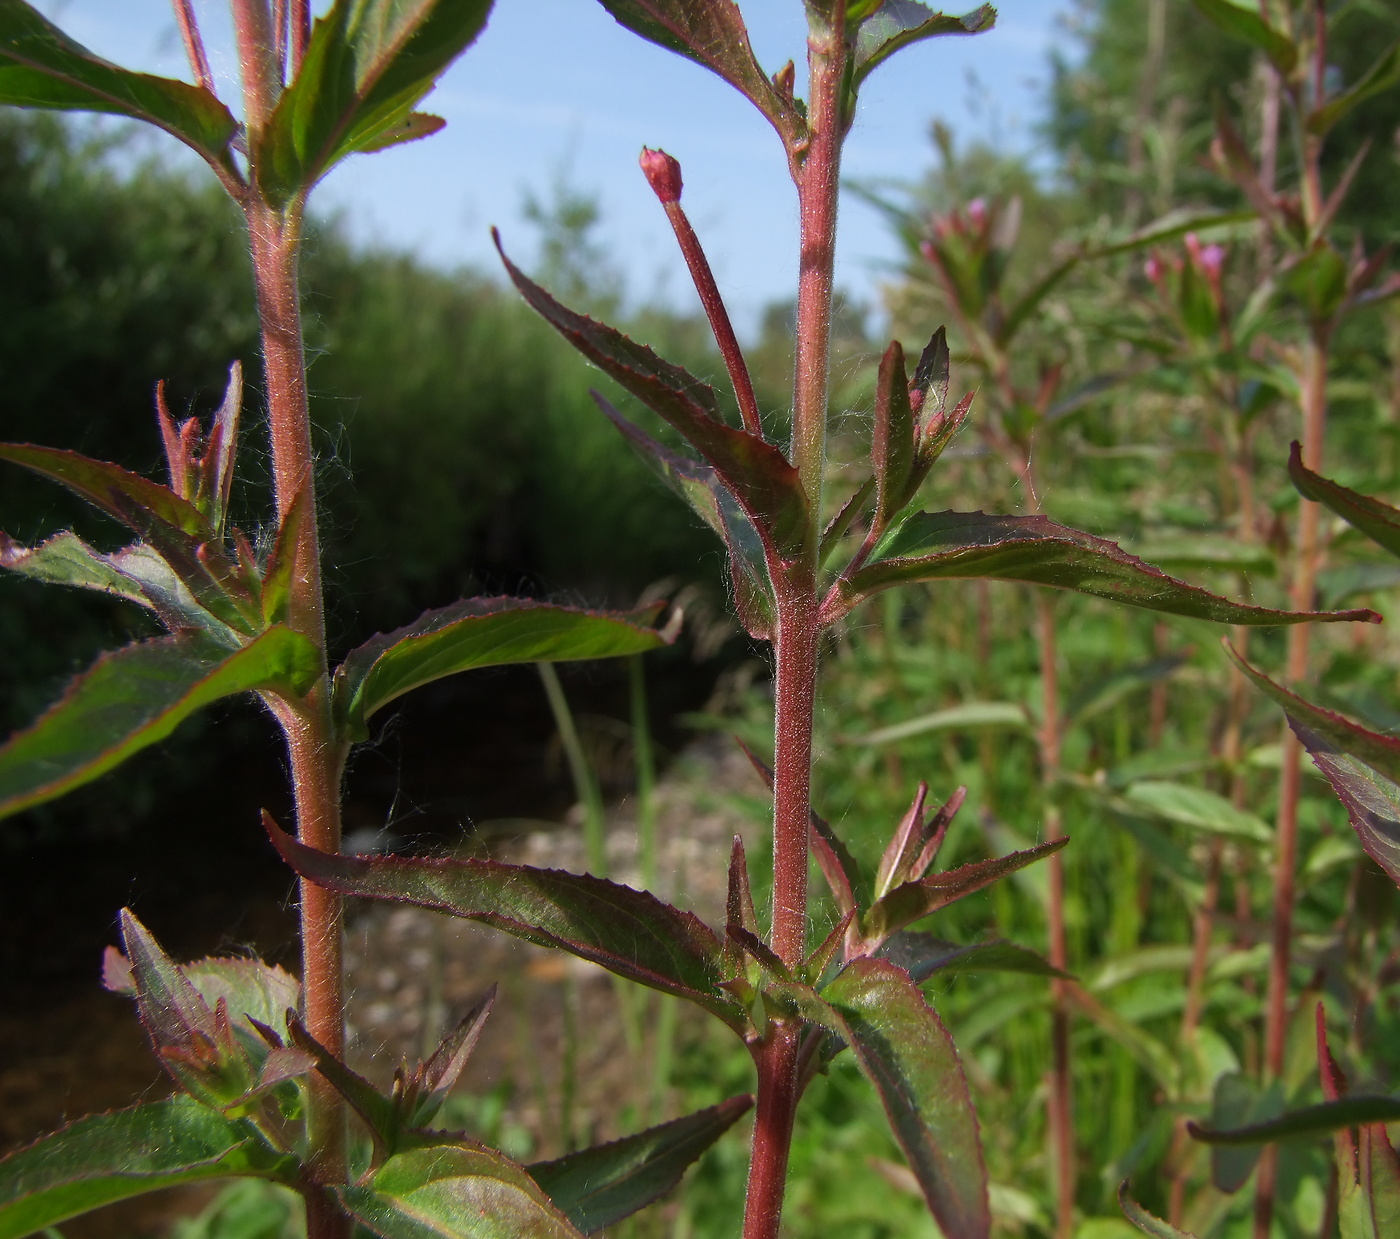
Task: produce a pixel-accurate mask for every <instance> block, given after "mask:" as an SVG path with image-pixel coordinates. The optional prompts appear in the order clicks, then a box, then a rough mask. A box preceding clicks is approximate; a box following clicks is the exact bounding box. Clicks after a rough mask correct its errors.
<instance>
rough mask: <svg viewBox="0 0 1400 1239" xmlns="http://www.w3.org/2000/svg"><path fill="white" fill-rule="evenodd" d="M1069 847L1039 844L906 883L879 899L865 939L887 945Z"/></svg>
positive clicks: (1062, 841) (864, 928)
mask: <svg viewBox="0 0 1400 1239" xmlns="http://www.w3.org/2000/svg"><path fill="white" fill-rule="evenodd" d="M1067 843H1069V839H1068V837H1066V836H1061V837H1060V838H1058V839H1050V840H1048V841H1047V842H1045V843H1038V844H1036V846H1035V847H1033V848H1027V849H1026V850H1025V851H1024V852H1012V853H1011V854H1010V855H1009V856H998V857H996V858H994V859H992V860H979V861H973V862H972V863H971V864H967V865H960V866H959V867H958V868H956V869H948V870H946V871H944V872H943V873H932V874H929V875H928V877H925V878H920V879H918V881H915V882H905V883H903V884H902V885H900V886H896V887H895V888H894V890H892V891H890V893H889V894H888V895H885V896H884V897H883V898H881V899H877V900H876V901H875V902H874V903H873V904H872V905H871V906H870V910H869V911H868V912H866V914H865V916H864V917H862V918H861V922H860V927H861V935H862V937H863V938H864V939H865V940H866V941H867V942H871V943H879V942H883V941H884V940H885V939H886V938H888V937H889V936H890V935H891V934H893V933H894V932H895V931H896V930H899V929H903V928H904V926H906V925H908V924H910V923H911V922H913V921H917V920H921V919H922V918H923V917H926V916H928V915H929V914H930V913H933V912H937V911H938V909H939V908H946V907H947V906H948V905H949V904H950V903H954V902H956V901H957V900H959V899H962V898H964V897H965V896H967V895H971V894H972V893H973V892H974V891H979V890H981V889H982V888H983V887H984V886H990V885H991V884H992V883H993V882H998V881H1000V880H1001V879H1002V878H1004V877H1006V876H1008V875H1009V874H1012V873H1015V872H1016V871H1017V870H1018V869H1024V868H1025V867H1026V866H1027V865H1033V864H1034V863H1035V862H1036V861H1038V860H1042V859H1044V858H1045V857H1047V856H1049V855H1051V854H1052V853H1054V852H1058V851H1059V850H1060V849H1061V848H1062V847H1064V846H1065V845H1066V844H1067Z"/></svg>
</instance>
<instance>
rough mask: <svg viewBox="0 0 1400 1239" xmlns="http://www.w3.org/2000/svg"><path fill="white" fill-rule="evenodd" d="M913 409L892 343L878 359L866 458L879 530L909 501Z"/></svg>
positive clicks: (900, 355) (900, 358) (897, 350)
mask: <svg viewBox="0 0 1400 1239" xmlns="http://www.w3.org/2000/svg"><path fill="white" fill-rule="evenodd" d="M914 429H915V424H914V409H913V407H912V406H911V404H910V403H909V376H908V373H907V372H906V370H905V368H904V350H903V349H902V348H901V347H900V345H899V341H898V340H896V341H894V342H893V343H892V344H891V345H890V346H889V348H888V349H886V350H885V355H884V356H883V357H882V358H881V359H880V372H879V375H878V377H877V378H876V380H875V425H874V429H873V431H872V438H871V444H870V456H871V460H872V461H873V462H874V465H875V521H876V524H877V527H883V526H885V525H887V524H888V523H889V522H890V521H891V520H893V519H894V518H895V517H896V516H897V515H898V514H899V513H900V512H901V511H903V509H904V506H905V505H906V504H907V503H908V502H909V500H910V499H911V498H913V495H912V492H911V481H912V480H913V478H914V464H915V458H914Z"/></svg>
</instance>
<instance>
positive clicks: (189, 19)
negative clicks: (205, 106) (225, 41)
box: [174, 0, 214, 94]
mask: <svg viewBox="0 0 1400 1239" xmlns="http://www.w3.org/2000/svg"><path fill="white" fill-rule="evenodd" d="M174 6H175V20H176V21H177V22H178V23H179V25H180V38H181V39H182V40H183V41H184V44H185V55H186V56H187V57H188V58H189V62H190V68H191V70H193V72H194V80H195V82H196V83H197V84H198V85H200V86H202V87H204V89H205V90H207V91H209V93H210V94H213V92H214V75H213V74H212V73H211V72H210V71H209V57H208V55H207V54H206V53H205V51H204V39H203V38H202V37H201V35H200V33H199V23H198V22H197V21H195V16H194V8H193V7H192V6H191V4H190V0H174Z"/></svg>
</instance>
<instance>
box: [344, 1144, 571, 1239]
mask: <svg viewBox="0 0 1400 1239" xmlns="http://www.w3.org/2000/svg"><path fill="white" fill-rule="evenodd" d="M337 1194H338V1195H339V1197H340V1201H341V1204H342V1205H343V1206H344V1208H345V1211H346V1212H347V1213H348V1214H350V1216H351V1217H353V1218H354V1219H355V1220H356V1221H357V1222H359V1223H361V1224H362V1225H364V1226H366V1227H368V1228H369V1230H371V1231H373V1232H374V1234H376V1235H380V1236H383V1239H580V1232H579V1231H578V1230H577V1229H575V1227H574V1226H573V1225H572V1223H570V1222H569V1220H568V1219H567V1218H566V1217H565V1216H564V1215H563V1214H562V1213H560V1212H559V1210H558V1209H556V1208H555V1206H554V1204H553V1203H552V1202H551V1201H550V1199H549V1197H548V1196H546V1195H545V1193H544V1191H543V1190H542V1189H541V1188H540V1186H539V1185H538V1184H537V1183H536V1182H535V1181H534V1179H532V1178H531V1177H530V1175H529V1172H528V1171H526V1169H525V1168H524V1167H523V1166H520V1165H518V1164H517V1163H515V1162H513V1161H511V1160H510V1159H509V1158H508V1157H506V1156H504V1155H503V1154H501V1153H497V1152H495V1151H494V1150H493V1149H488V1148H486V1147H485V1146H484V1145H479V1144H476V1143H475V1142H466V1141H463V1142H460V1143H456V1144H442V1145H437V1146H433V1147H429V1148H421V1149H412V1150H409V1151H408V1152H405V1153H398V1154H395V1155H394V1156H393V1157H391V1158H389V1160H388V1161H386V1162H385V1163H384V1165H382V1166H381V1167H380V1168H379V1169H378V1170H377V1171H376V1172H375V1173H374V1175H373V1176H372V1177H370V1178H369V1179H368V1181H366V1182H363V1183H361V1184H357V1185H355V1186H353V1187H342V1188H338V1189H337Z"/></svg>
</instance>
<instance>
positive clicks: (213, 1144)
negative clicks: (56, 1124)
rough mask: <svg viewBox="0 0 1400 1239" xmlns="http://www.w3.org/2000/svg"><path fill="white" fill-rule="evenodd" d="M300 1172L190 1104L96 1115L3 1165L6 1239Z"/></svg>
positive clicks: (1, 1219)
mask: <svg viewBox="0 0 1400 1239" xmlns="http://www.w3.org/2000/svg"><path fill="white" fill-rule="evenodd" d="M294 1169H295V1168H294V1167H291V1166H288V1167H281V1166H280V1165H279V1163H278V1160H277V1158H276V1157H275V1156H274V1155H273V1154H272V1153H271V1151H270V1150H268V1149H266V1148H265V1147H264V1146H262V1145H261V1144H260V1142H258V1141H257V1140H256V1139H255V1138H254V1137H253V1136H252V1134H251V1132H250V1130H249V1129H247V1128H245V1127H244V1126H243V1125H242V1124H240V1123H237V1122H231V1121H230V1120H228V1119H225V1118H223V1117H222V1116H221V1115H219V1114H216V1113H215V1112H214V1111H212V1110H209V1109H206V1108H205V1107H204V1106H201V1105H199V1104H197V1103H196V1102H194V1101H192V1100H191V1099H189V1098H188V1097H172V1098H170V1099H169V1100H167V1101H156V1102H151V1103H148V1104H146V1105H140V1106H133V1107H132V1108H131V1109H129V1110H118V1111H116V1112H115V1113H112V1114H94V1115H91V1116H89V1117H88V1118H84V1119H79V1120H78V1121H77V1122H76V1123H71V1124H69V1125H68V1126H67V1127H65V1128H63V1129H62V1130H61V1131H57V1132H55V1133H54V1134H53V1135H51V1136H45V1137H44V1138H43V1139H41V1140H38V1141H36V1142H35V1143H34V1144H31V1145H29V1146H28V1147H27V1148H23V1149H20V1150H19V1151H17V1152H15V1153H11V1154H10V1155H9V1156H8V1157H6V1158H4V1159H3V1160H0V1239H19V1237H20V1236H22V1235H32V1234H34V1233H36V1232H37V1231H41V1230H44V1229H45V1228H46V1227H49V1226H56V1225H57V1224H58V1223H60V1222H62V1221H64V1219H66V1218H70V1217H76V1216H77V1215H78V1214H80V1213H87V1212H88V1211H89V1210H92V1209H97V1208H100V1207H101V1206H102V1205H107V1204H111V1203H113V1202H114V1201H118V1200H126V1199H127V1198H128V1197H131V1196H140V1195H142V1194H143V1193H145V1192H154V1191H158V1190H159V1189H160V1188H163V1187H173V1186H175V1185H176V1184H179V1183H194V1182H198V1181H200V1180H203V1179H219V1178H226V1177H228V1176H230V1175H248V1174H253V1175H261V1176H264V1177H267V1178H282V1177H286V1178H291V1176H292V1174H293V1172H294Z"/></svg>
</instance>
